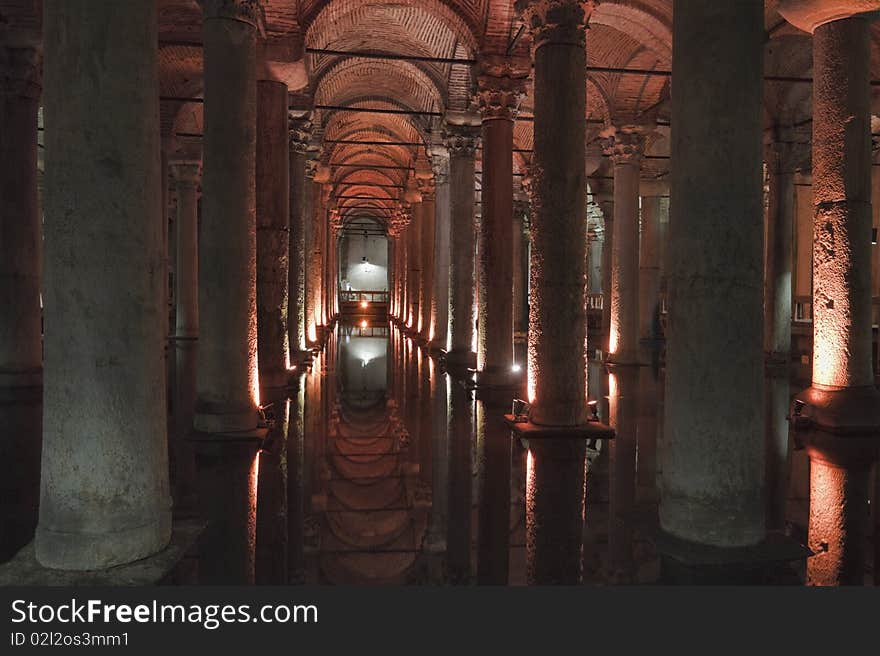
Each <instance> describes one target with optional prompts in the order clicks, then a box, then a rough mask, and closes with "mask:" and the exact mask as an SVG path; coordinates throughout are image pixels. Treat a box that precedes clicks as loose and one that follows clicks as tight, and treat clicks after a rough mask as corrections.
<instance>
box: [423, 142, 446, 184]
mask: <svg viewBox="0 0 880 656" xmlns="http://www.w3.org/2000/svg"><path fill="white" fill-rule="evenodd" d="M428 156H429V157H430V158H431V170H432V171H434V182H435V184H436V185H437V186H439V185H443V184H446V183H447V182H449V149H448V148H447V147H446V146H442V145H436V144H435V145H432V146H431V147H430V149H429V151H428Z"/></svg>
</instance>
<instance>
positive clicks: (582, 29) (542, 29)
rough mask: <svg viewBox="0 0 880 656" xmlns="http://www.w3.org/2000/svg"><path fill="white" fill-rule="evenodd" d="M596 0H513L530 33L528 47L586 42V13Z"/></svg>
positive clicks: (594, 6) (596, 3) (588, 17)
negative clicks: (530, 40)
mask: <svg viewBox="0 0 880 656" xmlns="http://www.w3.org/2000/svg"><path fill="white" fill-rule="evenodd" d="M598 4H599V2H598V0H586V1H584V0H516V4H515V8H516V10H517V11H518V12H519V13H520V15H521V16H522V20H523V22H524V23H525V24H526V27H528V29H529V32H530V33H531V35H532V48H540V47H541V46H542V45H544V44H545V43H570V44H573V45H577V46H580V47H582V48H583V47H584V46H585V44H586V30H587V27H588V22H589V20H590V15H591V14H592V13H593V10H594V9H595V8H596V5H598Z"/></svg>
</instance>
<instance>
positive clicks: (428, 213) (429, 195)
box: [417, 179, 437, 343]
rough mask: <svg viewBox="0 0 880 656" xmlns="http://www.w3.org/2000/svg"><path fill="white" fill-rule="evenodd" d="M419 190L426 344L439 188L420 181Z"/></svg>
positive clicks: (421, 329)
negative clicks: (420, 195) (420, 198)
mask: <svg viewBox="0 0 880 656" xmlns="http://www.w3.org/2000/svg"><path fill="white" fill-rule="evenodd" d="M419 190H420V191H421V194H422V225H421V242H422V276H421V280H420V288H419V321H418V326H417V328H418V329H419V335H420V338H421V341H424V342H425V343H427V342H429V341H430V340H431V311H432V308H433V307H434V300H433V298H432V297H433V295H434V258H435V257H436V248H435V245H434V233H435V226H434V223H435V208H436V193H437V187H436V185H435V184H434V181H433V179H427V180H424V179H421V180H419Z"/></svg>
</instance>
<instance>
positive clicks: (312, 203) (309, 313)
mask: <svg viewBox="0 0 880 656" xmlns="http://www.w3.org/2000/svg"><path fill="white" fill-rule="evenodd" d="M316 168H317V167H316V162H315V161H307V162H306V172H305V176H306V178H305V187H306V190H305V193H304V194H303V200H305V201H306V207H304V208H303V222H304V224H305V225H304V233H305V234H304V237H303V239H304V241H305V246H304V249H305V276H304V279H303V283H304V286H305V303H304V315H305V330H306V345H307V346H308V347H309V348H312V347H314V346H316V345H317V342H318V324H317V322H316V321H315V313H316V311H317V307H318V305H317V302H316V300H315V288H316V286H317V285H318V284H319V281H318V280H316V278H317V277H319V276H320V275H321V269H320V264H321V261H320V252H319V251H318V250H317V247H316V235H315V223H316V222H315V216H316V214H317V213H318V209H319V208H320V206H321V185H320V184H318V183H317V182H315V173H316Z"/></svg>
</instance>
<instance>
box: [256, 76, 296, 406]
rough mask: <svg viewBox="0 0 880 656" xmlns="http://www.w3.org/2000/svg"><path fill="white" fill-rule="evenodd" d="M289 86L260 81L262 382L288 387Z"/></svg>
mask: <svg viewBox="0 0 880 656" xmlns="http://www.w3.org/2000/svg"><path fill="white" fill-rule="evenodd" d="M287 128H288V119H287V85H286V84H284V83H283V82H277V81H274V80H260V81H258V82H257V169H256V192H257V346H258V360H259V365H260V387H261V388H262V389H264V390H267V391H268V390H279V389H283V388H285V387H287V384H288V373H287V367H288V363H289V361H290V349H289V347H288V342H287V315H288V304H289V297H288V285H289V283H290V278H289V276H290V272H289V253H290V154H289V146H288V133H287Z"/></svg>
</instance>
